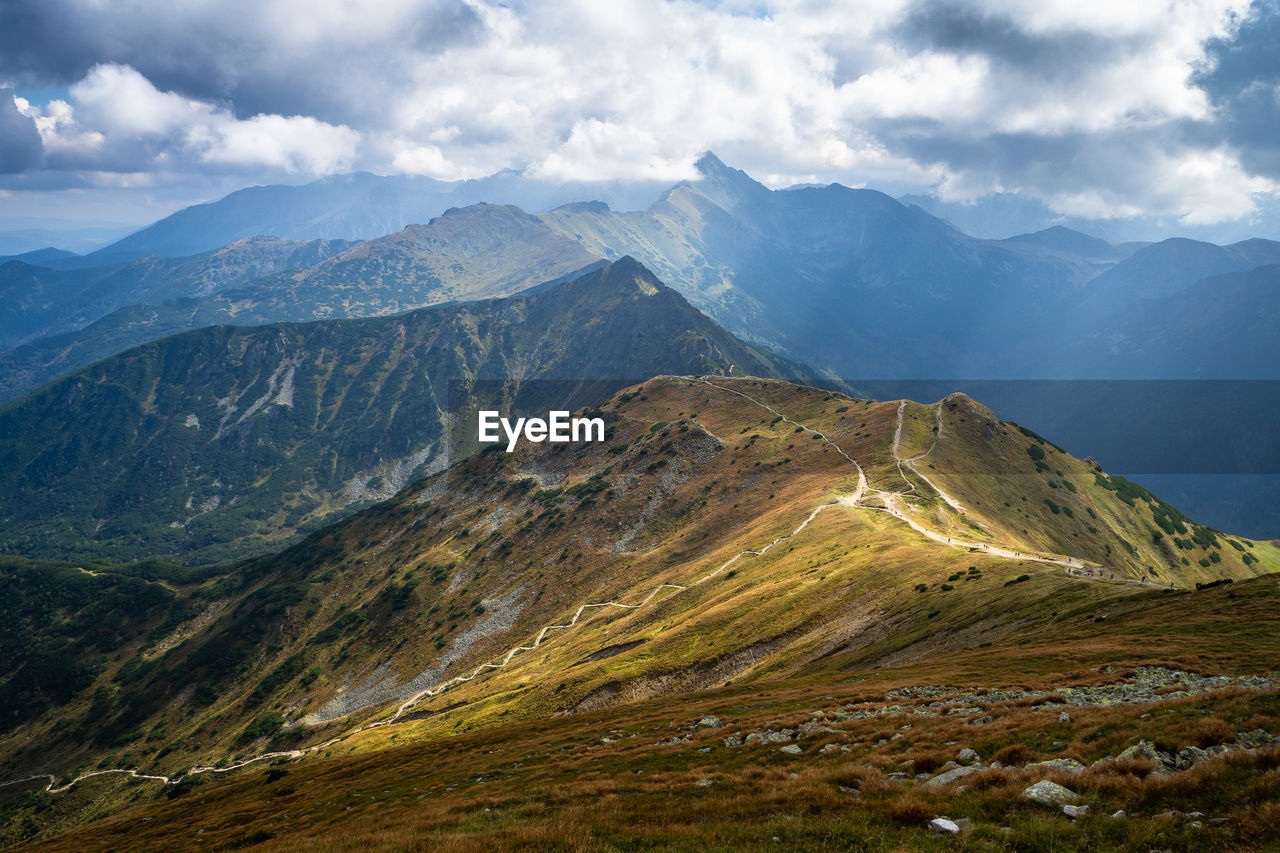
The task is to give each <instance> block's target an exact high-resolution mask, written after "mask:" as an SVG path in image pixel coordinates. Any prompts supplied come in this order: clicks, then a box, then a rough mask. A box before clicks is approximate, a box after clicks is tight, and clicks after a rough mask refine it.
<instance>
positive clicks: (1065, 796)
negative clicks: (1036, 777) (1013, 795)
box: [1022, 779, 1079, 806]
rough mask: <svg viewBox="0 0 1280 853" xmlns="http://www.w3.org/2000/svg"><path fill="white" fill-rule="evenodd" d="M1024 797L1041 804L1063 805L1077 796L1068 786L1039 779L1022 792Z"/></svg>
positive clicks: (1071, 801) (1069, 802)
mask: <svg viewBox="0 0 1280 853" xmlns="http://www.w3.org/2000/svg"><path fill="white" fill-rule="evenodd" d="M1022 796H1023V798H1024V799H1027V800H1030V801H1031V802H1033V803H1039V804H1040V805H1043V806H1064V805H1067V804H1074V803H1075V801H1076V800H1078V799H1079V797H1078V796H1077V795H1076V792H1075V791H1073V790H1071V789H1070V788H1064V787H1063V786H1062V785H1059V784H1058V783H1057V782H1050V781H1049V780H1048V779H1041V780H1040V781H1039V782H1037V783H1035V784H1034V785H1032V786H1031V787H1029V788H1027V789H1026V790H1025V791H1023V792H1022Z"/></svg>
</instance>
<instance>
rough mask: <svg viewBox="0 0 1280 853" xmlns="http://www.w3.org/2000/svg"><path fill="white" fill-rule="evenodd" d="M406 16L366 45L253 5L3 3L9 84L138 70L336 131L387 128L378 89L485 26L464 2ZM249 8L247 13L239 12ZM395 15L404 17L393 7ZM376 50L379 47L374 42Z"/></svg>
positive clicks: (438, 2) (235, 106)
mask: <svg viewBox="0 0 1280 853" xmlns="http://www.w3.org/2000/svg"><path fill="white" fill-rule="evenodd" d="M418 5H421V8H413V9H412V10H406V12H405V17H404V19H403V20H400V21H398V22H397V24H396V26H395V27H394V32H393V33H392V34H391V35H390V36H389V37H388V36H386V35H384V34H379V36H378V37H377V38H375V39H369V40H364V41H362V40H361V37H360V34H359V32H358V27H351V26H346V27H343V26H338V27H332V28H328V29H321V30H319V32H318V33H317V34H311V33H310V32H308V33H307V35H306V36H305V37H300V40H298V41H295V40H294V38H295V36H297V31H307V29H308V27H309V26H310V25H311V23H312V22H310V21H306V20H304V19H303V18H302V16H307V15H309V14H323V12H316V11H315V10H311V9H309V8H305V7H304V8H299V9H297V10H296V13H295V14H296V15H297V16H298V17H299V20H298V22H297V25H296V27H294V26H289V25H287V24H284V25H282V24H281V22H280V21H279V20H278V16H277V19H272V17H271V16H270V15H268V14H265V12H264V8H265V7H264V6H261V5H259V4H253V3H244V2H238V3H228V4H225V5H221V6H217V7H213V6H212V5H210V6H202V8H199V9H197V8H194V7H184V6H183V5H182V4H173V3H170V2H167V0H166V2H141V3H133V4H129V5H128V6H127V7H120V6H118V5H114V6H113V5H110V4H97V3H85V2H83V0H5V2H4V3H3V4H0V79H3V78H6V77H7V78H9V79H10V80H13V81H16V82H20V83H29V84H32V85H35V84H39V85H49V84H53V85H70V84H72V83H74V82H76V81H77V80H80V79H81V78H83V77H84V75H85V74H86V73H87V72H88V71H89V69H91V68H92V67H93V66H95V65H98V64H101V63H119V64H122V65H128V66H130V67H132V68H136V69H137V70H138V71H140V72H141V73H142V74H143V75H144V76H146V77H147V79H148V80H150V81H151V82H152V83H153V84H154V85H155V86H156V87H157V88H158V89H161V90H164V91H173V92H177V93H179V94H182V95H185V96H187V97H191V98H197V99H200V100H202V101H209V102H214V103H220V104H224V105H226V106H227V107H228V108H229V109H230V110H231V111H232V112H233V113H234V114H235V116H236V117H237V118H246V117H249V116H252V115H257V114H259V113H278V114H281V115H296V114H305V115H311V116H314V117H316V118H318V119H321V120H323V121H328V122H334V123H351V122H358V123H368V122H372V121H374V120H376V117H377V113H378V111H381V110H385V106H386V105H385V103H383V102H381V101H380V100H379V99H377V98H373V99H370V98H369V97H368V94H369V92H370V91H371V90H376V89H386V88H388V87H392V88H395V87H397V86H398V85H399V84H402V83H405V82H406V81H407V80H409V79H410V75H411V73H412V63H413V61H415V60H416V59H417V58H420V57H422V56H424V55H430V54H433V53H438V52H440V51H442V50H444V49H446V48H450V47H456V46H460V45H466V44H468V43H471V42H473V41H474V40H475V39H477V38H478V37H479V36H480V34H481V33H482V30H483V27H482V25H481V22H480V21H479V20H478V19H477V17H476V15H475V12H474V11H473V10H472V9H471V8H470V7H469V6H467V5H465V4H463V3H460V2H456V0H434V1H433V2H427V3H426V4H415V6H418ZM237 7H242V8H237ZM386 8H397V5H396V4H394V3H388V4H386ZM371 42H372V43H371Z"/></svg>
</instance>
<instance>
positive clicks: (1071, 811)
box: [1062, 804, 1089, 819]
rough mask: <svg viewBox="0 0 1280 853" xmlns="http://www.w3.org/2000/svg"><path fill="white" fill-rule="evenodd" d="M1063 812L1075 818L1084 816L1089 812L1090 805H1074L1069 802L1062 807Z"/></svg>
mask: <svg viewBox="0 0 1280 853" xmlns="http://www.w3.org/2000/svg"><path fill="white" fill-rule="evenodd" d="M1062 813H1063V814H1064V815H1066V816H1067V817H1069V818H1072V819H1075V818H1078V817H1084V816H1085V815H1087V814H1088V813H1089V807H1088V806H1073V805H1070V804H1068V805H1065V806H1063V807H1062Z"/></svg>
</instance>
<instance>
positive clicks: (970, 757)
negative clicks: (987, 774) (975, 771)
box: [956, 746, 982, 764]
mask: <svg viewBox="0 0 1280 853" xmlns="http://www.w3.org/2000/svg"><path fill="white" fill-rule="evenodd" d="M956 761H959V762H960V763H961V764H977V763H979V762H980V761H982V756H980V755H978V753H977V751H976V750H973V749H970V748H969V747H967V746H966V747H965V748H964V749H962V750H960V751H959V752H958V753H956Z"/></svg>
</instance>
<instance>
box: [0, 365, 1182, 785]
mask: <svg viewBox="0 0 1280 853" xmlns="http://www.w3.org/2000/svg"><path fill="white" fill-rule="evenodd" d="M681 378H683V379H686V380H689V381H694V382H700V383H702V384H704V385H708V386H710V387H712V388H716V389H717V390H719V391H722V392H725V393H729V394H733V395H735V396H738V397H741V398H743V399H745V400H748V401H749V402H751V403H753V404H755V405H756V406H759V407H760V408H762V409H764V410H765V411H767V412H770V413H771V414H773V415H774V416H775V417H778V418H781V419H782V421H783V422H785V423H788V424H791V425H792V426H795V427H797V428H798V429H801V430H803V431H805V432H808V433H811V434H813V435H815V436H818V437H819V438H820V439H821V440H822V441H823V443H825V444H826V445H827V446H828V447H830V448H832V449H833V450H835V451H836V453H838V454H839V455H840V456H842V457H844V459H845V460H846V461H847V462H848V463H849V464H850V465H852V466H853V467H854V469H855V470H856V471H857V472H858V482H857V486H856V487H855V489H854V492H853V494H850V495H844V496H841V497H839V498H837V499H836V500H834V501H831V502H829V503H824V504H820V505H819V506H817V507H816V508H815V509H814V510H813V512H811V513H809V515H808V517H806V518H805V519H804V521H802V522H800V524H799V526H797V527H796V528H795V529H794V530H792V531H791V532H790V533H788V534H786V535H784V536H779V537H777V538H776V539H774V540H773V541H771V542H769V543H768V544H767V545H765V546H763V547H761V548H758V549H747V550H743V551H739V552H738V553H737V554H734V555H733V556H732V557H730V558H729V559H728V560H726V561H725V562H724V563H722V564H721V565H720V566H719V567H717V568H716V569H714V570H713V571H711V572H709V573H708V574H706V575H703V576H702V577H700V578H697V579H696V580H693V581H691V582H690V583H689V584H688V585H683V584H674V583H662V584H659V585H658V586H656V587H654V588H653V590H651V591H650V592H649V594H648V595H646V596H645V597H644V598H643V599H641V600H640V601H638V602H635V603H634V604H627V603H624V602H621V601H600V602H592V603H588V604H583V605H581V606H580V607H579V608H578V609H577V611H575V612H574V614H573V617H572V618H571V619H570V620H569V621H568V622H566V623H564V624H550V625H545V626H543V628H542V629H541V630H540V631H539V632H538V634H537V636H536V637H534V640H533V642H532V643H530V644H528V645H518V646H514V647H512V648H511V649H510V650H508V651H507V652H506V654H505V655H503V656H502V657H501V658H496V659H494V660H493V661H490V662H487V663H483V664H480V665H479V666H477V667H475V668H474V669H473V670H471V671H470V672H469V673H467V674H465V675H457V676H454V677H453V678H450V679H448V680H446V681H442V682H440V683H439V684H437V685H435V686H434V687H430V688H428V689H426V690H423V691H420V692H418V693H415V694H414V695H413V696H410V697H409V698H408V699H406V700H404V701H403V702H402V703H401V704H400V705H399V706H398V707H397V708H396V710H395V712H394V713H393V714H392V715H391V716H390V717H388V718H387V719H384V720H378V721H375V722H371V723H367V724H365V725H363V726H358V727H356V728H354V729H352V730H350V731H347V732H343V733H342V734H340V735H338V736H336V737H334V738H331V739H329V740H327V741H325V742H324V743H320V744H316V745H315V746H310V747H307V748H306V749H297V750H285V751H279V752H267V753H263V754H261V755H256V756H253V757H251V758H247V759H244V760H242V761H239V762H236V763H233V764H228V765H225V766H216V765H209V766H200V767H192V768H191V769H190V770H188V771H187V772H186V773H184V774H181V775H179V776H172V777H171V776H164V775H160V774H148V773H141V772H139V771H137V770H124V769H115V770H95V771H92V772H90V773H83V774H81V775H79V776H77V777H75V778H74V779H72V780H71V781H70V782H67V783H65V784H63V785H61V786H59V785H57V778H56V777H55V776H53V775H52V774H48V773H40V774H36V775H33V776H27V777H25V778H22V779H14V780H10V781H8V782H0V787H5V786H8V785H18V784H22V783H23V782H33V781H38V780H41V779H47V780H48V784H47V785H46V786H45V788H44V791H45V792H46V793H49V794H61V793H64V792H66V791H68V790H70V789H71V788H72V787H73V786H75V785H76V784H77V783H78V782H82V781H84V780H86V779H91V778H95V777H99V776H107V775H113V774H115V775H124V776H128V777H130V778H133V779H141V780H149V781H156V782H161V783H163V784H165V785H176V784H178V783H179V782H181V781H182V780H183V779H185V778H187V777H188V776H197V775H202V774H206V773H230V772H232V771H235V770H239V769H242V768H244V767H248V766H249V765H252V764H256V763H260V762H263V761H274V760H277V759H297V758H302V757H305V756H307V755H310V754H313V753H316V752H319V751H321V750H324V749H327V748H329V747H330V746H333V745H334V744H336V743H339V742H341V741H343V740H346V739H348V738H351V737H354V736H356V735H359V734H362V733H364V732H368V731H371V730H373V729H377V728H381V727H384V726H389V725H392V724H394V723H397V722H399V721H400V720H402V719H403V718H404V716H405V715H406V714H407V713H409V711H410V710H411V709H412V708H413V707H414V706H415V705H416V704H418V703H419V702H421V701H422V700H423V699H428V698H431V697H433V696H437V695H439V694H440V693H443V692H444V691H446V690H448V689H449V688H451V687H454V686H456V685H458V684H462V683H465V682H468V681H472V680H474V679H475V678H477V677H479V676H480V675H482V674H484V673H486V672H488V671H491V670H496V669H502V668H503V667H505V666H507V665H508V664H509V663H510V662H511V661H512V659H513V658H515V657H516V655H518V654H520V653H521V652H530V651H533V650H535V649H537V648H538V647H539V646H541V645H542V643H543V641H544V640H546V638H547V635H548V634H550V633H551V632H552V631H559V632H564V631H568V630H570V629H572V628H573V627H574V626H575V625H577V624H578V622H579V621H580V620H581V619H582V615H583V614H584V613H586V612H587V611H589V610H595V609H604V608H618V609H623V610H637V609H639V608H642V607H644V606H645V605H647V604H649V603H650V602H651V601H653V600H654V598H656V597H657V596H658V595H659V594H660V593H662V592H663V591H664V590H670V591H671V596H668V598H670V597H674V596H675V595H679V594H680V593H682V592H684V591H686V590H689V589H691V588H693V587H696V586H699V585H701V584H703V583H706V582H707V581H709V580H711V579H713V578H715V577H716V576H718V575H720V574H721V573H722V572H724V571H725V570H727V569H728V568H729V567H730V566H732V565H733V564H734V563H736V562H738V561H739V560H741V559H743V558H749V557H759V556H761V555H763V554H765V553H766V552H768V551H769V550H770V549H772V548H774V547H775V546H777V545H779V544H781V543H783V542H786V541H787V540H789V539H791V538H793V537H794V536H796V535H798V534H799V533H800V532H801V531H803V530H804V529H805V528H806V527H808V526H809V524H810V523H811V522H812V521H813V520H814V519H815V518H817V517H818V515H819V513H821V512H823V511H825V510H828V509H831V508H832V507H836V506H842V507H849V508H854V509H863V510H869V511H872V512H884V513H888V514H889V515H892V516H893V517H895V518H897V519H899V520H901V521H903V522H904V523H906V524H907V525H908V526H909V527H910V528H911V529H912V530H914V531H916V532H917V533H919V534H921V535H922V536H924V537H926V538H927V539H930V540H932V541H934V542H937V543H939V544H942V545H946V546H948V547H952V548H956V549H962V550H963V549H970V550H975V551H981V552H982V553H984V554H990V555H992V556H997V557H1007V558H1009V559H1013V560H1026V561H1032V562H1038V563H1052V564H1055V565H1061V566H1065V567H1067V572H1068V574H1069V575H1071V576H1072V577H1077V578H1080V579H1085V576H1084V575H1083V574H1082V573H1083V572H1085V571H1092V570H1095V569H1097V570H1101V569H1102V567H1101V566H1097V565H1090V564H1088V563H1086V562H1085V561H1083V560H1081V559H1079V558H1077V557H1054V556H1048V555H1039V554H1026V553H1023V552H1020V551H1018V550H1016V549H1012V548H1004V547H1001V546H998V545H994V544H991V543H986V542H967V541H963V540H960V539H956V538H954V537H949V536H946V535H945V534H943V533H940V532H938V531H936V530H932V529H930V528H928V527H925V526H924V525H923V524H921V523H920V522H918V521H917V520H916V519H914V518H912V517H911V516H909V515H908V514H907V513H906V512H905V511H903V510H902V509H900V508H899V506H898V503H899V501H900V500H903V495H905V494H909V493H911V492H915V491H916V486H915V483H914V482H912V481H911V480H910V478H908V477H907V476H906V475H905V473H904V472H903V471H902V465H903V464H906V465H907V466H908V467H910V468H911V470H912V471H913V472H915V473H916V474H917V476H919V477H920V479H921V480H922V481H923V482H925V483H927V484H928V485H929V486H930V488H932V489H933V490H934V491H935V492H937V494H938V496H939V497H941V498H942V500H943V501H945V502H946V503H947V504H948V505H949V506H951V507H952V508H953V509H956V510H962V507H961V505H960V504H959V502H958V501H955V500H954V498H952V497H951V496H950V495H947V494H946V493H945V492H944V491H943V490H942V489H940V488H938V487H937V485H935V484H934V483H933V482H932V481H931V480H930V479H929V478H928V477H927V476H925V475H923V474H921V473H920V472H919V471H917V470H916V468H915V466H914V464H913V463H914V462H915V461H917V460H919V459H921V458H923V457H925V456H927V455H928V454H929V453H932V452H933V449H934V448H935V447H937V444H938V441H939V440H940V439H941V437H942V409H941V405H940V404H939V407H938V412H937V419H938V430H937V435H936V436H935V438H934V441H933V444H932V445H930V447H929V449H928V450H926V451H924V452H923V453H919V454H917V455H916V456H914V457H912V458H911V459H907V460H904V459H903V458H902V456H901V454H900V453H899V446H900V443H901V435H902V425H903V417H904V412H905V410H906V405H907V401H905V400H904V401H902V403H901V404H900V405H899V406H898V423H897V426H896V428H895V430H894V437H893V445H892V452H893V457H894V461H895V463H896V464H897V466H898V470H899V473H900V474H901V475H902V479H903V480H904V481H905V482H906V483H907V484H908V485H909V486H910V491H909V492H892V491H884V490H881V489H872V488H871V487H870V485H869V483H868V480H867V475H866V471H865V470H864V469H863V467H862V465H860V464H859V463H858V460H856V459H854V458H853V457H852V456H850V455H849V454H848V453H846V452H845V451H844V450H843V449H842V448H841V447H840V446H839V445H837V444H836V443H835V442H833V441H831V440H830V439H829V438H827V436H826V435H824V434H822V433H820V432H819V431H818V430H815V429H813V428H812V427H810V426H808V425H807V424H803V423H800V422H799V421H795V420H792V419H791V418H789V417H787V416H786V415H784V414H783V413H782V412H779V411H778V410H777V409H775V408H773V407H772V406H770V405H768V404H767V403H764V402H762V401H760V400H757V399H756V398H754V397H752V396H751V395H749V394H746V393H743V392H742V391H739V390H737V389H736V388H728V387H725V386H723V385H719V384H717V383H715V382H712V381H711V380H709V379H707V378H705V377H696V376H686V377H681ZM704 429H705V427H704ZM708 434H710V433H709V432H708ZM722 443H723V442H722ZM869 496H871V497H875V498H878V499H879V500H880V501H881V502H883V503H884V506H883V507H879V506H872V505H869V504H867V503H866V500H867V498H868V497H869ZM1098 579H1101V575H1099V577H1098ZM1156 586H1159V585H1158V584H1157V585H1156Z"/></svg>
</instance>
